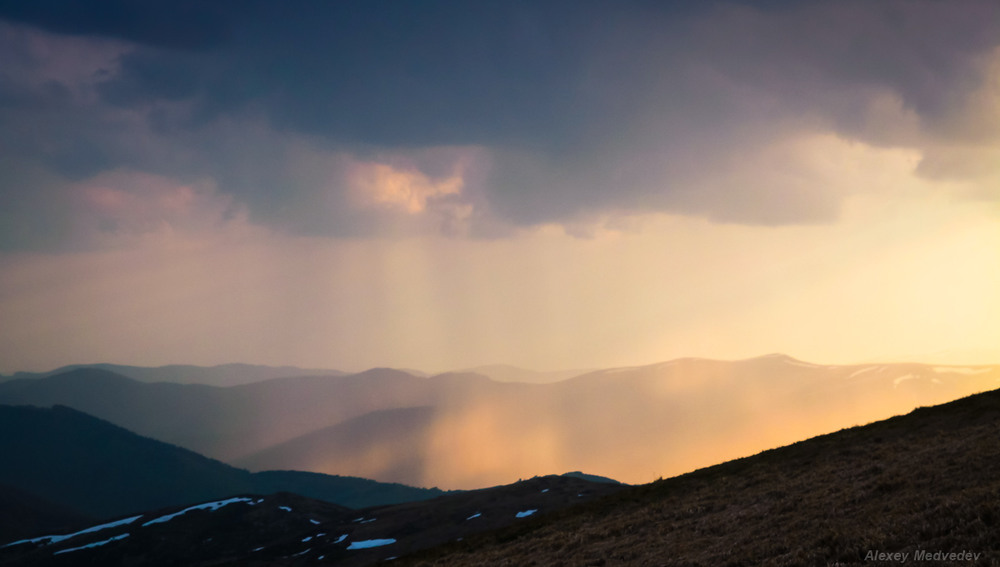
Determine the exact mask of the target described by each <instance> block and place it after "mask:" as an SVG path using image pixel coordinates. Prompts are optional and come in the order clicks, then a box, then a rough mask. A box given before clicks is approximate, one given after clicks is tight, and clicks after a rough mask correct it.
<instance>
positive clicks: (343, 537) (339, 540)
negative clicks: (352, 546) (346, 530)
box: [333, 534, 347, 543]
mask: <svg viewBox="0 0 1000 567" xmlns="http://www.w3.org/2000/svg"><path fill="white" fill-rule="evenodd" d="M345 539H347V534H344V535H342V536H340V537H338V538H337V541H335V542H333V543H340V542H342V541H344V540H345Z"/></svg>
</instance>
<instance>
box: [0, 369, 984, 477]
mask: <svg viewBox="0 0 1000 567" xmlns="http://www.w3.org/2000/svg"><path fill="white" fill-rule="evenodd" d="M998 385H1000V366H940V365H936V366H935V365H924V364H868V365H851V366H831V365H818V364H810V363H807V362H803V361H799V360H795V359H793V358H791V357H787V356H782V355H772V356H764V357H758V358H753V359H747V360H739V361H717V360H705V359H680V360H675V361H671V362H666V363H662V364H655V365H650V366H641V367H634V368H618V369H610V370H601V371H596V372H590V373H587V374H584V375H580V376H576V377H573V378H570V379H567V380H563V381H560V382H554V383H545V384H528V383H502V382H497V381H495V380H491V379H489V378H487V377H485V376H482V375H480V374H475V373H450V374H443V375H438V376H432V377H427V378H425V377H418V376H414V375H412V374H408V373H406V372H402V371H398V370H391V369H372V370H369V371H366V372H363V373H359V374H354V375H348V376H306V377H295V378H281V379H274V380H267V381H263V382H258V383H255V384H248V385H243V386H235V387H230V388H216V387H209V386H204V385H195V384H168V383H157V384H144V383H140V382H137V381H135V380H130V379H128V378H125V377H123V376H119V375H116V374H114V373H110V372H106V371H101V370H97V369H80V370H75V371H72V372H68V373H65V374H60V375H56V376H51V377H48V378H42V379H35V380H14V381H10V382H5V383H2V384H0V403H16V404H34V405H52V404H63V405H68V406H71V407H74V408H76V409H79V410H81V411H85V412H87V413H90V414H92V415H96V416H98V417H101V418H102V419H107V420H109V421H111V422H113V423H115V424H118V425H120V426H123V427H125V428H127V429H130V430H132V431H135V432H137V433H139V434H141V435H146V436H149V437H153V438H155V439H160V440H162V441H166V442H168V443H172V444H175V445H179V446H182V447H185V448H188V449H191V450H193V451H196V452H198V453H201V454H204V455H207V456H209V457H212V458H215V459H220V460H223V461H225V462H228V463H230V464H234V465H237V466H241V467H246V468H249V469H251V470H269V469H292V468H294V469H298V470H308V471H312V472H320V473H326V474H340V475H350V476H358V477H364V478H373V479H375V480H380V481H387V482H399V483H404V484H408V485H413V486H439V487H443V488H450V489H470V488H479V487H483V486H495V485H499V484H506V483H510V482H513V481H514V480H516V479H518V478H527V477H531V476H534V475H536V474H546V473H558V472H562V471H567V470H584V471H587V472H588V473H594V474H599V475H603V476H607V477H611V478H617V479H620V480H623V481H625V482H630V483H640V482H648V481H650V480H652V479H655V478H657V477H661V476H670V475H675V474H680V473H682V472H685V471H689V470H693V469H695V468H698V467H703V466H708V465H711V464H713V463H718V462H722V461H725V460H728V459H732V458H736V457H740V456H745V455H750V454H754V453H757V452H759V451H762V450H764V449H768V448H772V447H777V446H781V445H784V444H787V443H792V442H795V441H797V440H799V439H803V438H807V437H811V436H814V435H819V434H822V433H828V432H830V431H836V430H838V429H840V428H843V427H848V426H852V425H857V424H860V423H868V422H871V421H875V420H878V419H884V418H887V417H890V416H892V415H897V414H900V413H905V412H907V411H910V410H911V409H913V408H914V407H917V406H921V405H933V404H938V403H943V402H947V401H950V400H954V399H957V398H959V397H962V396H964V395H968V394H971V393H975V392H981V391H985V390H991V389H993V388H996V387H997V386H998Z"/></svg>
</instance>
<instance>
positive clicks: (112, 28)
mask: <svg viewBox="0 0 1000 567" xmlns="http://www.w3.org/2000/svg"><path fill="white" fill-rule="evenodd" d="M235 4H236V3H234V2H222V1H218V2H199V1H198V0H143V1H142V2H132V1H129V0H87V1H86V2H78V1H74V0H33V1H31V2H19V1H18V0H0V18H2V19H5V20H8V21H12V22H20V23H25V24H30V25H32V26H37V27H39V28H41V29H43V30H46V31H50V32H54V33H60V34H69V35H89V36H101V37H112V38H116V39H124V40H128V41H134V42H136V43H140V44H143V45H151V46H159V47H166V48H172V49H204V48H207V47H211V46H214V45H218V44H219V43H220V42H222V41H223V40H224V39H225V37H226V35H227V32H228V26H227V25H226V19H225V17H224V16H225V13H226V12H227V11H229V12H231V11H233V10H234V8H236V6H235Z"/></svg>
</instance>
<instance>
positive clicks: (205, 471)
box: [0, 406, 441, 518]
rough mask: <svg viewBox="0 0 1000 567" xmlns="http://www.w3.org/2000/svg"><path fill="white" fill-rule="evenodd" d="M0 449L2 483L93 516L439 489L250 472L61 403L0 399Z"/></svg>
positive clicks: (361, 498)
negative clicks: (282, 496)
mask: <svg viewBox="0 0 1000 567" xmlns="http://www.w3.org/2000/svg"><path fill="white" fill-rule="evenodd" d="M0 455H3V466H0V483H3V484H6V485H9V486H10V487H13V488H16V489H17V490H19V491H21V492H24V493H27V494H29V495H34V496H35V497H39V498H42V499H44V500H48V501H50V502H54V503H58V504H60V505H63V506H65V507H68V508H70V509H71V510H72V511H75V512H77V513H78V514H86V515H89V516H92V517H96V518H108V517H113V516H117V515H122V514H129V513H134V512H141V511H143V510H149V509H155V508H160V507H164V506H170V505H180V504H187V503H191V502H197V501H202V500H208V499H212V498H220V497H225V496H230V495H232V494H238V493H260V494H269V493H273V492H277V491H294V492H298V493H301V494H305V495H308V496H312V497H314V498H320V499H324V500H328V501H330V502H338V503H341V504H344V505H348V506H358V507H360V506H370V505H374V504H387V503H394V502H404V501H409V500H420V499H427V498H432V497H434V496H438V495H440V494H441V491H440V490H428V489H420V488H413V487H409V486H402V485H389V484H383V483H377V482H374V481H370V480H366V479H360V478H346V477H334V476H328V475H322V474H316V473H299V472H291V471H270V472H261V473H255V474H252V473H250V472H248V471H246V470H242V469H237V468H234V467H231V466H229V465H226V464H224V463H221V462H219V461H215V460H212V459H209V458H206V457H203V456H201V455H199V454H197V453H194V452H191V451H188V450H187V449H182V448H180V447H176V446H173V445H168V444H166V443H162V442H160V441H155V440H153V439H149V438H145V437H141V436H139V435H136V434H134V433H131V432H129V431H127V430H125V429H122V428H120V427H118V426H115V425H113V424H111V423H108V422H106V421H102V420H99V419H96V418H94V417H91V416H89V415H86V414H84V413H81V412H79V411H76V410H73V409H70V408H67V407H62V406H56V407H54V408H51V409H42V408H36V407H29V406H0Z"/></svg>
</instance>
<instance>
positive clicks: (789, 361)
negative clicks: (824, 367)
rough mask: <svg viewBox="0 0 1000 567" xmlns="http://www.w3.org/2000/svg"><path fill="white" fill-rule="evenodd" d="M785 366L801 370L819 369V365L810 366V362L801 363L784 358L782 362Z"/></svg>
mask: <svg viewBox="0 0 1000 567" xmlns="http://www.w3.org/2000/svg"><path fill="white" fill-rule="evenodd" d="M782 362H784V363H785V364H790V365H792V366H801V367H803V368H819V367H820V365H819V364H812V363H811V362H802V361H801V360H795V359H792V358H786V359H785V360H783V361H782Z"/></svg>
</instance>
